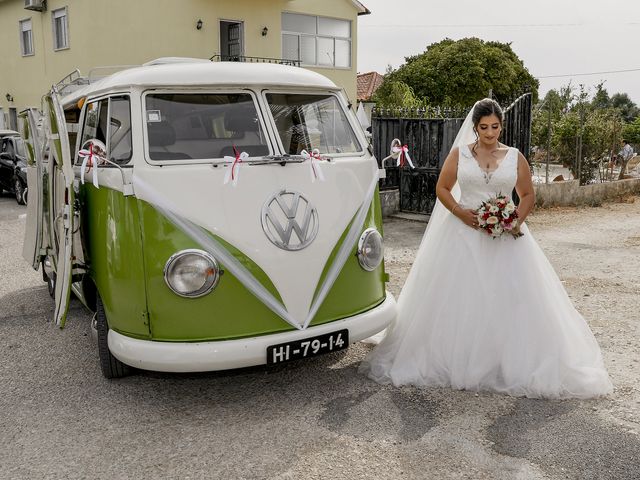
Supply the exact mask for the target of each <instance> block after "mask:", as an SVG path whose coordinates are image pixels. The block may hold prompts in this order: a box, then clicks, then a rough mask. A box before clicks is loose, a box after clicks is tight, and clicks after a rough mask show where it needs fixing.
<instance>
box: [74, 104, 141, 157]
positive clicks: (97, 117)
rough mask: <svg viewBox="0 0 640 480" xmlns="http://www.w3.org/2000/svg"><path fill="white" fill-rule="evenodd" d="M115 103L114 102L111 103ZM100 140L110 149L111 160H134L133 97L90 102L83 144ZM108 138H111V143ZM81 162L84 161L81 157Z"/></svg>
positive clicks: (85, 120) (83, 133) (83, 132)
mask: <svg viewBox="0 0 640 480" xmlns="http://www.w3.org/2000/svg"><path fill="white" fill-rule="evenodd" d="M109 103H111V105H109ZM94 139H95V140H100V141H101V142H102V143H104V144H105V146H106V147H107V149H108V155H109V159H110V160H111V161H112V162H115V163H118V164H126V163H128V162H129V160H131V155H132V148H131V106H130V101H129V97H126V96H120V97H112V98H108V99H107V98H105V99H102V100H99V101H97V102H91V103H89V104H87V111H86V114H85V119H84V127H83V129H82V142H81V143H80V146H81V147H84V145H85V143H86V142H87V141H89V140H94ZM107 139H109V141H108V142H107ZM76 163H77V164H80V163H82V158H78V160H77V162H76Z"/></svg>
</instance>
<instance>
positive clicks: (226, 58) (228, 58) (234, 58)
mask: <svg viewBox="0 0 640 480" xmlns="http://www.w3.org/2000/svg"><path fill="white" fill-rule="evenodd" d="M210 60H211V61H212V62H246V63H276V64H278V65H290V66H292V67H299V66H300V60H288V59H286V58H270V57H248V56H246V55H214V56H213V57H211V58H210Z"/></svg>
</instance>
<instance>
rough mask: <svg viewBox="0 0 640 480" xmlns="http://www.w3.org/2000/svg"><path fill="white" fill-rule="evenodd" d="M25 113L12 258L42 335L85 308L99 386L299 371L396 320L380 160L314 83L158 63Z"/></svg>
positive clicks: (345, 111) (251, 68) (298, 76)
mask: <svg viewBox="0 0 640 480" xmlns="http://www.w3.org/2000/svg"><path fill="white" fill-rule="evenodd" d="M39 113H40V112H38V111H37V110H34V109H31V110H27V111H24V112H22V125H23V127H22V130H23V131H22V134H23V136H24V138H25V139H26V143H27V145H28V153H29V162H28V182H29V205H28V213H27V229H26V236H25V243H24V256H25V258H26V259H27V260H28V261H29V262H30V263H31V264H32V266H33V267H34V268H35V269H38V268H42V270H43V278H44V279H45V281H47V282H48V284H49V287H50V293H51V294H52V296H53V297H54V298H55V319H54V320H55V323H56V324H57V325H59V326H60V327H62V326H64V324H65V318H66V313H67V308H68V303H69V298H70V294H71V291H73V292H74V293H75V295H76V296H77V297H78V298H79V299H80V300H81V301H82V302H83V303H84V304H85V305H86V306H87V307H88V308H89V309H90V310H92V311H93V312H95V314H94V316H93V321H92V325H93V328H94V332H95V333H96V336H97V341H98V353H99V358H100V364H101V367H102V372H103V373H104V375H105V376H106V377H109V378H112V377H120V376H123V375H126V374H127V373H128V372H129V371H130V370H131V367H134V368H139V369H146V370H156V371H165V372H195V371H208V370H220V369H231V368H237V367H245V366H251V365H259V364H273V363H279V362H285V361H289V360H293V359H298V358H305V357H310V356H314V355H318V354H322V353H327V352H332V351H336V350H340V349H343V348H346V347H347V346H348V344H349V343H351V342H356V341H359V340H362V339H364V338H366V337H369V336H371V335H373V334H375V333H377V332H379V331H381V330H382V329H384V328H385V327H386V326H387V325H388V324H389V323H390V322H391V321H392V320H393V319H394V318H395V315H396V304H395V300H394V298H393V296H392V295H390V294H389V293H388V292H386V291H385V281H386V279H387V275H386V274H385V270H384V264H383V241H382V218H381V211H380V203H379V198H378V194H377V183H378V182H377V180H378V168H377V163H376V160H375V158H374V157H373V156H372V154H371V151H370V150H369V149H368V144H367V139H366V137H365V134H364V132H363V130H362V128H361V127H360V125H359V124H358V122H357V120H356V118H355V115H354V114H353V112H352V111H351V110H350V109H349V108H348V106H347V102H346V97H345V96H344V94H343V93H342V91H341V90H340V89H339V88H337V87H336V86H335V85H334V84H333V83H332V82H331V81H330V80H328V79H327V78H325V77H324V76H322V75H319V74H317V73H314V72H311V71H308V70H305V69H302V68H297V67H289V66H283V65H274V64H246V63H235V62H222V63H214V62H210V61H199V60H188V59H162V60H160V61H154V62H151V63H149V64H146V65H144V66H141V67H136V68H129V69H125V70H122V71H119V72H116V73H114V74H112V75H110V76H107V77H105V78H102V79H100V80H96V81H88V80H87V79H85V78H83V77H80V76H79V75H78V74H75V75H72V76H70V77H69V78H67V81H66V82H65V83H62V84H59V85H57V86H55V87H53V88H52V90H51V91H50V92H49V93H48V94H47V95H46V96H45V97H44V101H43V111H42V118H38V117H39ZM32 192H34V193H32Z"/></svg>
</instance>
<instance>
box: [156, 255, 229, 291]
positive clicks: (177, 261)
mask: <svg viewBox="0 0 640 480" xmlns="http://www.w3.org/2000/svg"><path fill="white" fill-rule="evenodd" d="M219 279H220V268H219V267H218V262H217V261H216V259H215V258H213V257H212V256H211V255H210V254H208V253H207V252H204V251H202V250H195V249H191V250H182V251H180V252H178V253H175V254H173V255H172V256H171V258H169V260H168V261H167V264H166V265H165V267H164V281H165V282H166V284H167V286H168V287H169V288H170V289H171V291H172V292H174V293H175V294H177V295H180V296H181V297H187V298H196V297H201V296H203V295H206V294H207V293H209V292H210V291H211V290H213V289H214V287H215V286H216V285H217V284H218V280H219Z"/></svg>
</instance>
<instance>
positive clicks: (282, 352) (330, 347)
mask: <svg viewBox="0 0 640 480" xmlns="http://www.w3.org/2000/svg"><path fill="white" fill-rule="evenodd" d="M348 346H349V330H346V329H345V330H339V331H337V332H331V333H325V334H324V335H318V336H317V337H309V338H304V339H302V340H294V341H293V342H286V343H281V344H279V345H271V346H268V347H267V364H268V365H272V364H274V363H282V362H288V361H290V360H297V359H299V358H309V357H315V356H316V355H322V354H324V353H330V352H335V351H337V350H344V349H345V348H347V347H348Z"/></svg>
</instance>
